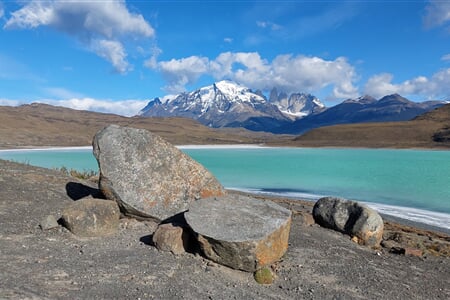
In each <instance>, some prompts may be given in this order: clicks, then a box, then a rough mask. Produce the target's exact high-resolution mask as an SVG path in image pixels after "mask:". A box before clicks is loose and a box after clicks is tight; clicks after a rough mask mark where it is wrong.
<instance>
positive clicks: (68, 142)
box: [0, 104, 450, 149]
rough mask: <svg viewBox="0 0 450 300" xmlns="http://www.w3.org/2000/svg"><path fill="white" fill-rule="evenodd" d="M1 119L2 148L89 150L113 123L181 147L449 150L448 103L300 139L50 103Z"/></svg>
mask: <svg viewBox="0 0 450 300" xmlns="http://www.w3.org/2000/svg"><path fill="white" fill-rule="evenodd" d="M0 120H1V122H0V149H1V148H3V149H5V148H23V147H30V146H31V147H32V146H87V145H90V144H91V142H92V137H93V135H94V134H95V133H96V132H97V131H98V130H99V129H101V128H103V127H104V126H107V125H109V124H117V125H121V126H130V127H135V128H145V129H148V130H150V131H152V132H154V133H156V134H158V135H160V136H162V137H164V138H165V139H167V140H168V141H169V142H171V143H173V144H177V145H182V144H241V143H244V144H267V145H273V146H294V147H371V148H383V147H390V148H416V147H417V148H450V104H447V105H445V106H442V107H440V108H438V109H435V110H433V111H430V112H428V113H426V114H423V115H421V116H418V117H416V118H415V119H413V120H411V121H406V122H378V123H360V124H348V125H336V126H327V127H322V128H317V129H314V130H311V131H309V132H307V133H306V134H304V135H301V136H298V137H294V136H291V135H273V134H266V133H260V132H254V131H249V130H245V129H238V128H222V129H214V128H209V127H206V126H204V125H201V124H200V123H198V122H197V121H194V120H191V119H186V118H140V117H133V118H127V117H122V116H118V115H113V114H103V113H96V112H89V111H80V110H73V109H69V108H64V107H55V106H50V105H46V104H30V105H22V106H19V107H10V106H0Z"/></svg>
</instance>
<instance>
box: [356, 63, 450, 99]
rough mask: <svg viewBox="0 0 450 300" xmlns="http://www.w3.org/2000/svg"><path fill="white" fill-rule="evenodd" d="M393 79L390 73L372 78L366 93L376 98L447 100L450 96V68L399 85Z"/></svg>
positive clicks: (367, 85)
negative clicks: (386, 96) (392, 95)
mask: <svg viewBox="0 0 450 300" xmlns="http://www.w3.org/2000/svg"><path fill="white" fill-rule="evenodd" d="M393 78H394V76H393V75H392V74H389V73H384V74H378V75H375V76H372V77H371V78H369V80H368V81H367V83H366V85H365V93H366V94H369V95H372V96H374V97H382V96H385V95H387V94H394V93H397V94H401V95H404V96H421V97H424V98H427V99H440V98H446V97H448V96H449V95H450V68H449V69H443V70H440V71H438V72H436V73H434V74H433V75H432V76H431V77H430V78H427V77H425V76H419V77H416V78H413V79H410V80H406V81H404V82H401V83H397V84H395V83H392V80H393Z"/></svg>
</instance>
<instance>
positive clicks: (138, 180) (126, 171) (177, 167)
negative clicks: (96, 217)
mask: <svg viewBox="0 0 450 300" xmlns="http://www.w3.org/2000/svg"><path fill="white" fill-rule="evenodd" d="M93 147H94V155H95V157H96V158H97V161H98V164H99V167H100V181H99V187H100V189H101V191H102V192H103V193H104V194H105V196H106V197H107V198H108V199H111V200H115V201H117V203H118V204H119V206H120V208H121V210H122V211H123V212H124V213H125V214H127V215H132V216H141V217H150V218H155V219H158V220H164V219H167V218H168V217H170V216H173V215H175V214H177V213H180V212H183V211H185V210H186V209H187V208H188V205H189V203H190V202H192V201H194V200H197V199H200V198H205V197H210V196H218V195H224V194H225V191H224V189H223V187H222V186H221V185H220V183H219V182H218V181H217V179H216V178H215V177H214V176H213V175H212V174H211V173H210V172H208V171H207V170H206V169H205V168H204V167H203V166H201V165H200V164H198V163H197V162H195V161H194V160H193V159H191V158H190V157H189V156H188V155H186V154H184V153H183V152H181V151H180V150H178V149H177V148H176V147H174V146H172V145H171V144H169V143H168V142H166V141H165V140H163V139H162V138H161V137H159V136H157V135H155V134H152V133H151V132H149V131H147V130H144V129H134V128H128V127H119V126H116V125H110V126H108V127H106V128H104V129H103V130H101V131H99V132H98V133H97V134H96V135H95V137H94V141H93Z"/></svg>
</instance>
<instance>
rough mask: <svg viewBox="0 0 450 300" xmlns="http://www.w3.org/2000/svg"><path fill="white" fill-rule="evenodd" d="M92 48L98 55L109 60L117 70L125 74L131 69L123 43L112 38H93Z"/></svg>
mask: <svg viewBox="0 0 450 300" xmlns="http://www.w3.org/2000/svg"><path fill="white" fill-rule="evenodd" d="M91 49H92V50H93V51H94V52H95V53H97V55H98V56H100V57H103V58H104V59H106V60H107V61H109V62H110V63H111V64H112V65H113V66H114V69H115V70H116V71H117V72H119V73H121V74H124V73H126V72H127V71H129V70H130V69H131V67H130V64H129V63H128V62H127V60H126V57H127V54H126V52H125V49H124V47H123V45H122V43H120V42H118V41H111V40H93V41H92V44H91Z"/></svg>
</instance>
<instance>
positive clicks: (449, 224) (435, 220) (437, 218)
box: [226, 187, 450, 234]
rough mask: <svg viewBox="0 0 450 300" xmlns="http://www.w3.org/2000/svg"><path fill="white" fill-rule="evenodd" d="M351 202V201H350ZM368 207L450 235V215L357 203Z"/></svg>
mask: <svg viewBox="0 0 450 300" xmlns="http://www.w3.org/2000/svg"><path fill="white" fill-rule="evenodd" d="M226 189H228V190H234V191H239V192H245V193H249V194H256V195H261V196H270V197H285V198H289V199H292V200H303V201H311V202H315V201H317V200H319V199H320V198H321V197H325V196H321V195H313V194H304V193H290V192H286V193H277V192H266V191H260V190H257V189H243V188H235V187H226ZM349 200H351V199H349ZM357 202H360V203H363V204H366V205H367V206H369V207H371V208H373V209H374V210H376V211H377V212H379V213H380V214H382V215H387V216H391V217H394V218H396V219H400V220H404V221H405V222H414V223H419V224H423V225H424V226H431V227H435V228H439V229H441V230H443V231H444V232H446V233H447V234H450V214H448V213H442V212H436V211H431V210H425V209H419V208H413V207H407V206H395V205H389V204H382V203H374V202H366V201H357Z"/></svg>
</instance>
